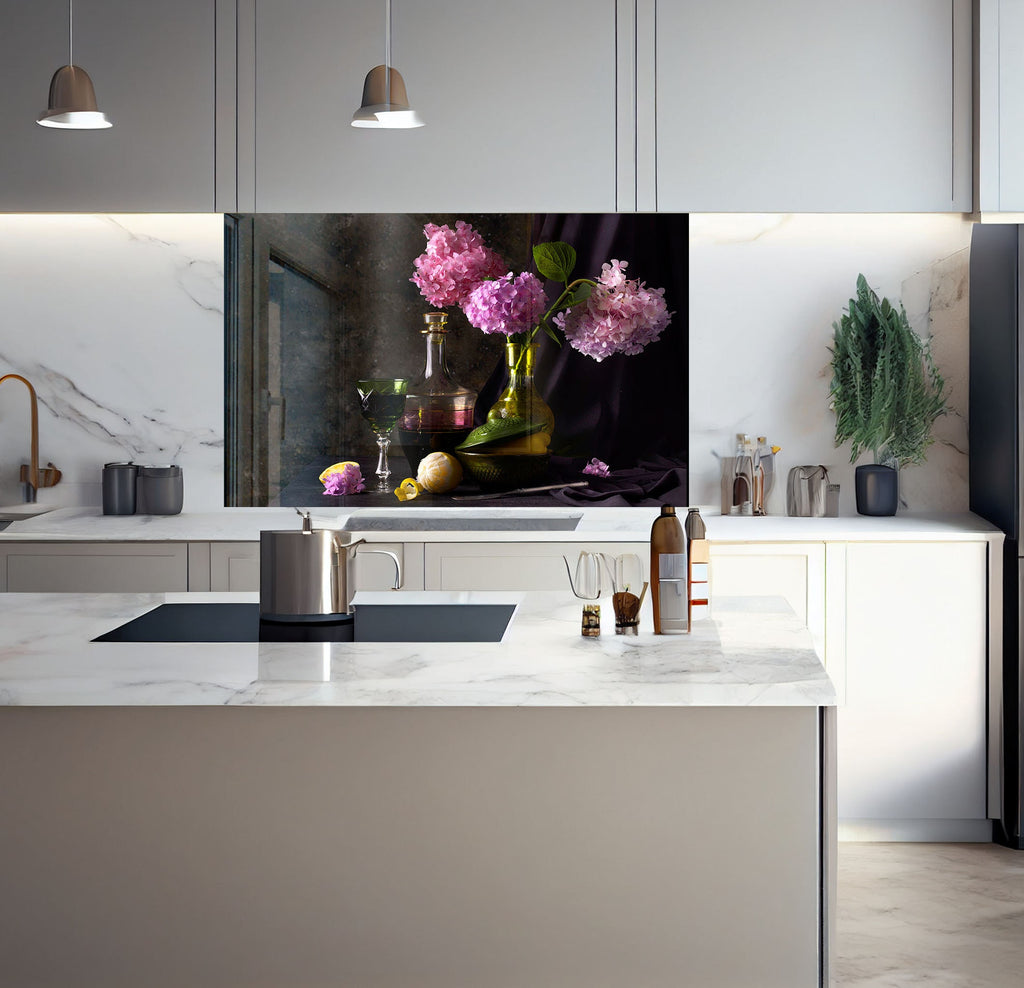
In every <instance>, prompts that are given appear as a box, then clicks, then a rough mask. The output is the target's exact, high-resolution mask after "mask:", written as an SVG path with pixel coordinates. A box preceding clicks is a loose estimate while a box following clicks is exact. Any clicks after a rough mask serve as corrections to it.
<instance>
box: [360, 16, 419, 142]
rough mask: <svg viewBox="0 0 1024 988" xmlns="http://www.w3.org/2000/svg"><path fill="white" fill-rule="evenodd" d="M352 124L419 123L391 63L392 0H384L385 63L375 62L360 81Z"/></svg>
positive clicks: (400, 125)
mask: <svg viewBox="0 0 1024 988" xmlns="http://www.w3.org/2000/svg"><path fill="white" fill-rule="evenodd" d="M352 126H353V127H387V128H389V129H395V130H397V129H399V128H410V127H422V126H423V121H422V120H421V119H420V116H419V114H418V113H417V112H416V111H415V110H414V109H413V108H412V107H411V106H410V105H409V97H408V95H407V94H406V92H405V80H404V79H403V78H402V73H401V72H399V71H398V69H396V68H395V67H394V66H392V64H391V0H385V4H384V64H383V65H375V66H374V67H373V68H372V69H370V71H369V72H367V73H366V79H365V80H364V81H363V102H362V104H361V105H360V107H359V109H358V110H356V112H355V113H353V114H352Z"/></svg>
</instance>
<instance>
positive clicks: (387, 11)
mask: <svg viewBox="0 0 1024 988" xmlns="http://www.w3.org/2000/svg"><path fill="white" fill-rule="evenodd" d="M384 19H385V23H384V102H385V103H386V104H387V107H388V109H389V110H390V109H391V0H384Z"/></svg>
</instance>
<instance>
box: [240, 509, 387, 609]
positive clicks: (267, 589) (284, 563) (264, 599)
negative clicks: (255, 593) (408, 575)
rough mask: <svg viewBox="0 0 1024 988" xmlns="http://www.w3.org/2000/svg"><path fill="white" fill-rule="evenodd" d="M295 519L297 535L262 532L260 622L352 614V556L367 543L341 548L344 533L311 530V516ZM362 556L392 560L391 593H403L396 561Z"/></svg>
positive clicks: (294, 532) (371, 550)
mask: <svg viewBox="0 0 1024 988" xmlns="http://www.w3.org/2000/svg"><path fill="white" fill-rule="evenodd" d="M299 514H301V515H302V530H301V531H285V532H260V617H261V618H270V619H276V620H279V621H280V620H289V619H291V620H296V619H300V618H304V617H315V616H337V615H341V614H351V613H352V606H351V600H352V595H353V594H354V592H355V588H354V587H352V585H351V581H350V580H349V572H348V569H349V559H350V553H353V552H354V550H355V547H356V546H357V545H360V544H361V543H362V542H364V541H365V540H364V539H357V540H356V541H355V542H345V541H344V536H345V534H346V533H345V532H338V531H334V530H331V529H314V528H313V526H312V524H311V522H310V520H309V512H308V511H307V512H305V513H304V514H303V512H301V511H300V512H299ZM363 551H364V552H373V553H378V554H380V555H383V556H390V557H391V558H392V559H393V560H394V563H395V584H394V587H393V589H394V590H397V589H398V588H399V587H401V585H402V565H401V563H400V562H399V560H398V556H396V555H395V554H394V553H393V552H391V551H389V550H387V549H365V550H363Z"/></svg>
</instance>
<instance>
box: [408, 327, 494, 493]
mask: <svg viewBox="0 0 1024 988" xmlns="http://www.w3.org/2000/svg"><path fill="white" fill-rule="evenodd" d="M423 323H424V328H423V329H421V330H420V332H421V333H423V335H424V336H425V337H426V344H427V354H426V362H425V363H424V365H423V373H422V374H421V375H420V377H418V378H417V379H416V380H415V381H414V382H413V383H412V384H410V385H409V389H408V392H407V394H406V399H405V412H404V413H403V415H402V417H401V418H400V419H399V421H398V429H397V438H398V441H399V443H401V445H402V450H403V452H404V453H405V458H406V459H407V460H408V461H409V466H410V467H411V468H412V472H413V475H414V476H415V474H416V469H417V467H419V464H420V460H422V459H423V457H424V456H426V455H427V454H428V453H434V452H437V451H438V450H440V451H442V452H446V453H450V452H451V451H452V450H453V449H455V447H456V446H458V445H459V443H461V442H462V440H463V439H465V438H466V436H468V435H469V433H470V432H471V431H472V429H473V409H474V406H475V405H476V397H477V393H476V392H475V391H473V390H472V389H470V388H465V387H463V386H462V385H461V384H458V383H456V382H455V381H454V380H453V379H452V374H451V371H450V370H449V369H448V355H447V350H446V344H447V340H446V337H447V335H448V314H447V313H446V312H428V313H426V314H425V315H424V316H423Z"/></svg>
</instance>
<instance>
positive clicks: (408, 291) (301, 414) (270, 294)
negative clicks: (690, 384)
mask: <svg viewBox="0 0 1024 988" xmlns="http://www.w3.org/2000/svg"><path fill="white" fill-rule="evenodd" d="M460 219H461V220H464V221H466V222H468V223H470V224H472V225H473V227H474V228H475V229H477V230H478V231H479V232H480V233H481V234H482V235H483V237H484V239H485V241H486V243H487V244H488V246H490V247H492V248H493V249H494V250H496V251H497V252H498V253H499V254H501V255H502V257H504V258H505V260H506V261H507V262H508V266H509V269H510V270H513V271H515V272H516V273H518V272H520V271H523V270H532V244H533V243H535V242H540V241H546V240H558V239H562V240H566V241H568V242H570V243H572V244H573V245H574V246H575V247H576V249H577V252H578V256H579V261H578V266H577V271H576V274H577V275H579V276H582V275H586V276H588V277H596V276H597V275H598V274H599V273H600V270H601V264H602V263H603V262H606V261H608V260H610V259H611V258H613V257H616V258H619V259H623V260H628V261H629V267H628V268H627V274H628V275H629V276H630V277H634V278H640V279H641V280H643V281H645V282H646V283H647V284H648V285H650V286H656V287H664V288H665V289H666V301H667V302H668V305H669V309H670V310H672V311H673V312H675V316H674V318H673V320H672V323H671V325H670V326H669V328H668V329H667V330H666V331H665V332H664V333H663V334H662V337H661V339H660V340H659V341H658V342H657V343H655V344H652V345H651V346H649V347H648V348H647V350H645V351H644V352H643V353H642V354H639V355H636V356H631V357H624V356H617V357H612V358H609V359H607V360H605V361H603V362H602V363H601V364H597V363H596V362H595V361H593V360H592V359H590V358H589V357H584V356H582V355H581V354H579V353H577V352H576V351H574V350H572V349H571V348H570V347H568V346H563V347H561V348H559V347H557V346H555V344H554V343H552V342H551V341H550V340H547V339H546V338H544V340H543V342H542V344H541V354H540V358H539V369H538V375H537V377H538V383H539V386H540V389H541V391H542V393H543V394H544V397H545V399H546V400H547V401H548V402H549V403H550V404H551V406H552V408H553V410H554V412H555V416H556V435H555V439H554V442H555V447H556V451H557V452H559V453H562V454H564V455H569V456H583V457H586V458H588V459H589V457H591V456H597V457H599V458H600V459H602V460H605V461H606V462H608V463H609V464H611V466H612V467H613V468H618V467H625V466H630V465H633V464H635V463H636V462H637V460H638V459H640V458H643V457H645V456H649V455H651V454H655V453H660V454H666V455H668V456H670V457H671V458H672V459H673V460H674V461H676V462H681V463H683V464H685V459H686V447H687V431H688V422H687V407H688V395H687V376H688V375H687V355H686V351H687V316H686V313H687V241H688V237H687V217H686V216H685V215H636V214H588V215H578V214H577V215H555V214H545V215H540V214H538V215H532V214H486V215H474V214H465V213H461V214H457V215H456V214H440V213H434V214H429V215H426V214H424V215H417V214H400V213H395V214H339V215H311V214H310V215H307V214H287V215H285V214H257V215H244V216H229V217H227V219H226V223H227V227H228V237H227V245H228V246H227V253H228V257H227V262H228V263H227V270H228V279H227V282H228V283H227V287H226V293H227V303H228V306H227V308H228V319H227V324H228V325H227V364H228V375H227V377H228V380H227V409H226V422H227V432H228V442H227V452H226V464H225V467H226V470H225V474H226V481H227V482H226V488H227V489H226V503H228V504H234V505H246V504H251V505H260V504H274V503H279V499H280V494H281V491H282V490H283V489H284V488H285V487H286V486H287V485H288V484H290V483H292V482H293V481H295V480H296V479H297V478H296V477H295V473H296V471H298V470H301V469H302V468H303V467H305V466H306V465H307V464H309V463H310V462H312V461H314V460H316V459H317V458H322V457H329V458H330V459H332V460H334V459H357V460H360V462H364V461H368V460H372V459H373V457H374V456H375V452H376V447H375V444H374V441H373V437H372V435H371V433H370V430H369V428H368V426H367V425H366V423H365V422H364V421H363V419H362V417H361V416H360V414H359V405H358V397H357V395H356V392H355V381H356V380H357V379H359V378H360V377H375V376H380V377H408V378H412V379H415V378H416V377H417V376H418V375H419V374H420V373H421V371H422V367H423V354H424V346H425V344H424V338H423V336H422V335H421V333H420V328H421V327H422V325H423V314H424V313H425V312H429V311H431V310H432V306H430V305H429V304H428V303H427V302H426V300H425V299H423V297H422V296H421V295H420V293H419V290H418V289H417V288H416V286H415V285H414V284H412V282H411V281H410V280H409V279H410V277H411V276H412V274H413V271H414V268H413V260H414V258H415V257H417V256H418V255H419V254H421V253H422V252H423V250H424V247H425V245H426V240H425V237H424V234H423V227H424V225H425V224H426V223H428V222H431V223H437V224H444V223H447V224H448V225H449V226H453V227H454V225H455V222H456V220H460ZM559 287H560V286H555V285H549V286H548V292H549V295H550V297H551V298H552V299H554V298H555V297H557V293H558V289H559ZM449 327H450V332H449V335H448V359H449V365H450V367H451V371H452V376H453V377H454V378H455V380H457V381H458V382H459V383H461V384H463V385H466V386H467V387H470V388H473V389H474V390H477V391H480V392H481V397H480V401H479V403H478V418H481V419H482V418H483V417H484V416H485V415H486V410H487V408H488V407H489V406H490V404H492V403H493V401H494V400H495V399H496V397H497V394H498V392H499V391H500V389H501V387H502V384H503V380H502V379H503V376H504V337H493V336H487V335H486V334H483V333H481V332H479V331H478V330H476V329H474V328H473V327H471V326H470V325H469V324H468V322H467V321H466V318H465V316H464V315H463V314H462V312H461V311H460V310H459V309H458V308H456V307H453V308H451V309H450V310H449ZM392 459H393V467H392V469H393V471H394V472H395V474H396V479H401V477H403V476H405V475H406V472H407V467H406V464H405V461H404V458H403V456H402V453H401V450H400V448H399V447H398V446H397V444H396V446H395V447H394V448H393V453H392Z"/></svg>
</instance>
